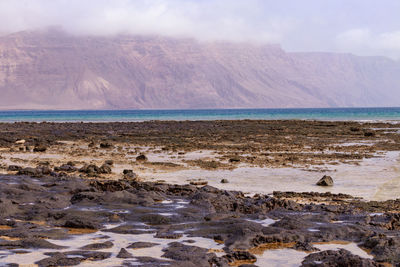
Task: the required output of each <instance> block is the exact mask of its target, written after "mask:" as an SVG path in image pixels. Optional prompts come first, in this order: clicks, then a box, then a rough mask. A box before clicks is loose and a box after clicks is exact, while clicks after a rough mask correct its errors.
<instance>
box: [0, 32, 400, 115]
mask: <svg viewBox="0 0 400 267" xmlns="http://www.w3.org/2000/svg"><path fill="white" fill-rule="evenodd" d="M0 93H1V97H0V108H1V109H143V108H154V109H164V108H168V109H174V108H284V107H355V106H399V104H400V63H399V62H398V61H394V60H392V59H388V58H385V57H359V56H354V55H351V54H335V53H287V52H285V51H284V50H282V49H281V48H280V47H279V46H277V45H256V44H251V43H230V42H211V41H210V42H200V41H196V40H195V39H184V38H172V37H160V36H150V35H142V36H138V35H118V36H113V37H110V36H103V37H100V36H84V35H79V36H77V35H71V34H67V33H65V32H63V31H60V30H46V31H24V32H19V33H14V34H9V35H4V36H1V37H0Z"/></svg>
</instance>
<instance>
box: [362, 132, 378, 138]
mask: <svg viewBox="0 0 400 267" xmlns="http://www.w3.org/2000/svg"><path fill="white" fill-rule="evenodd" d="M375 135H376V134H375V132H373V131H366V132H364V136H365V137H374V136H375Z"/></svg>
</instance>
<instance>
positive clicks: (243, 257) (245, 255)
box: [224, 251, 257, 263]
mask: <svg viewBox="0 0 400 267" xmlns="http://www.w3.org/2000/svg"><path fill="white" fill-rule="evenodd" d="M224 258H226V259H227V260H228V262H230V263H234V262H235V261H246V262H248V263H254V262H256V261H257V258H256V256H254V255H253V254H251V253H250V252H248V251H234V252H230V253H228V254H226V255H225V256H224Z"/></svg>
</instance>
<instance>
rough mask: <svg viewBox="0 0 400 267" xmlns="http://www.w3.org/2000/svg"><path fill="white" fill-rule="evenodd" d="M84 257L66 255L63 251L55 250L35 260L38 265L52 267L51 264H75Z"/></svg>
mask: <svg viewBox="0 0 400 267" xmlns="http://www.w3.org/2000/svg"><path fill="white" fill-rule="evenodd" d="M83 260H84V258H82V257H68V256H67V255H65V254H64V253H60V252H56V253H55V254H54V255H53V256H51V257H49V258H45V259H42V260H40V261H37V262H36V264H37V265H38V266H39V267H52V266H75V265H78V264H80V263H81V262H82V261H83Z"/></svg>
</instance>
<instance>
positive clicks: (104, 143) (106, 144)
mask: <svg viewBox="0 0 400 267" xmlns="http://www.w3.org/2000/svg"><path fill="white" fill-rule="evenodd" d="M113 147H114V146H113V144H111V143H109V142H103V143H100V148H113Z"/></svg>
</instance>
